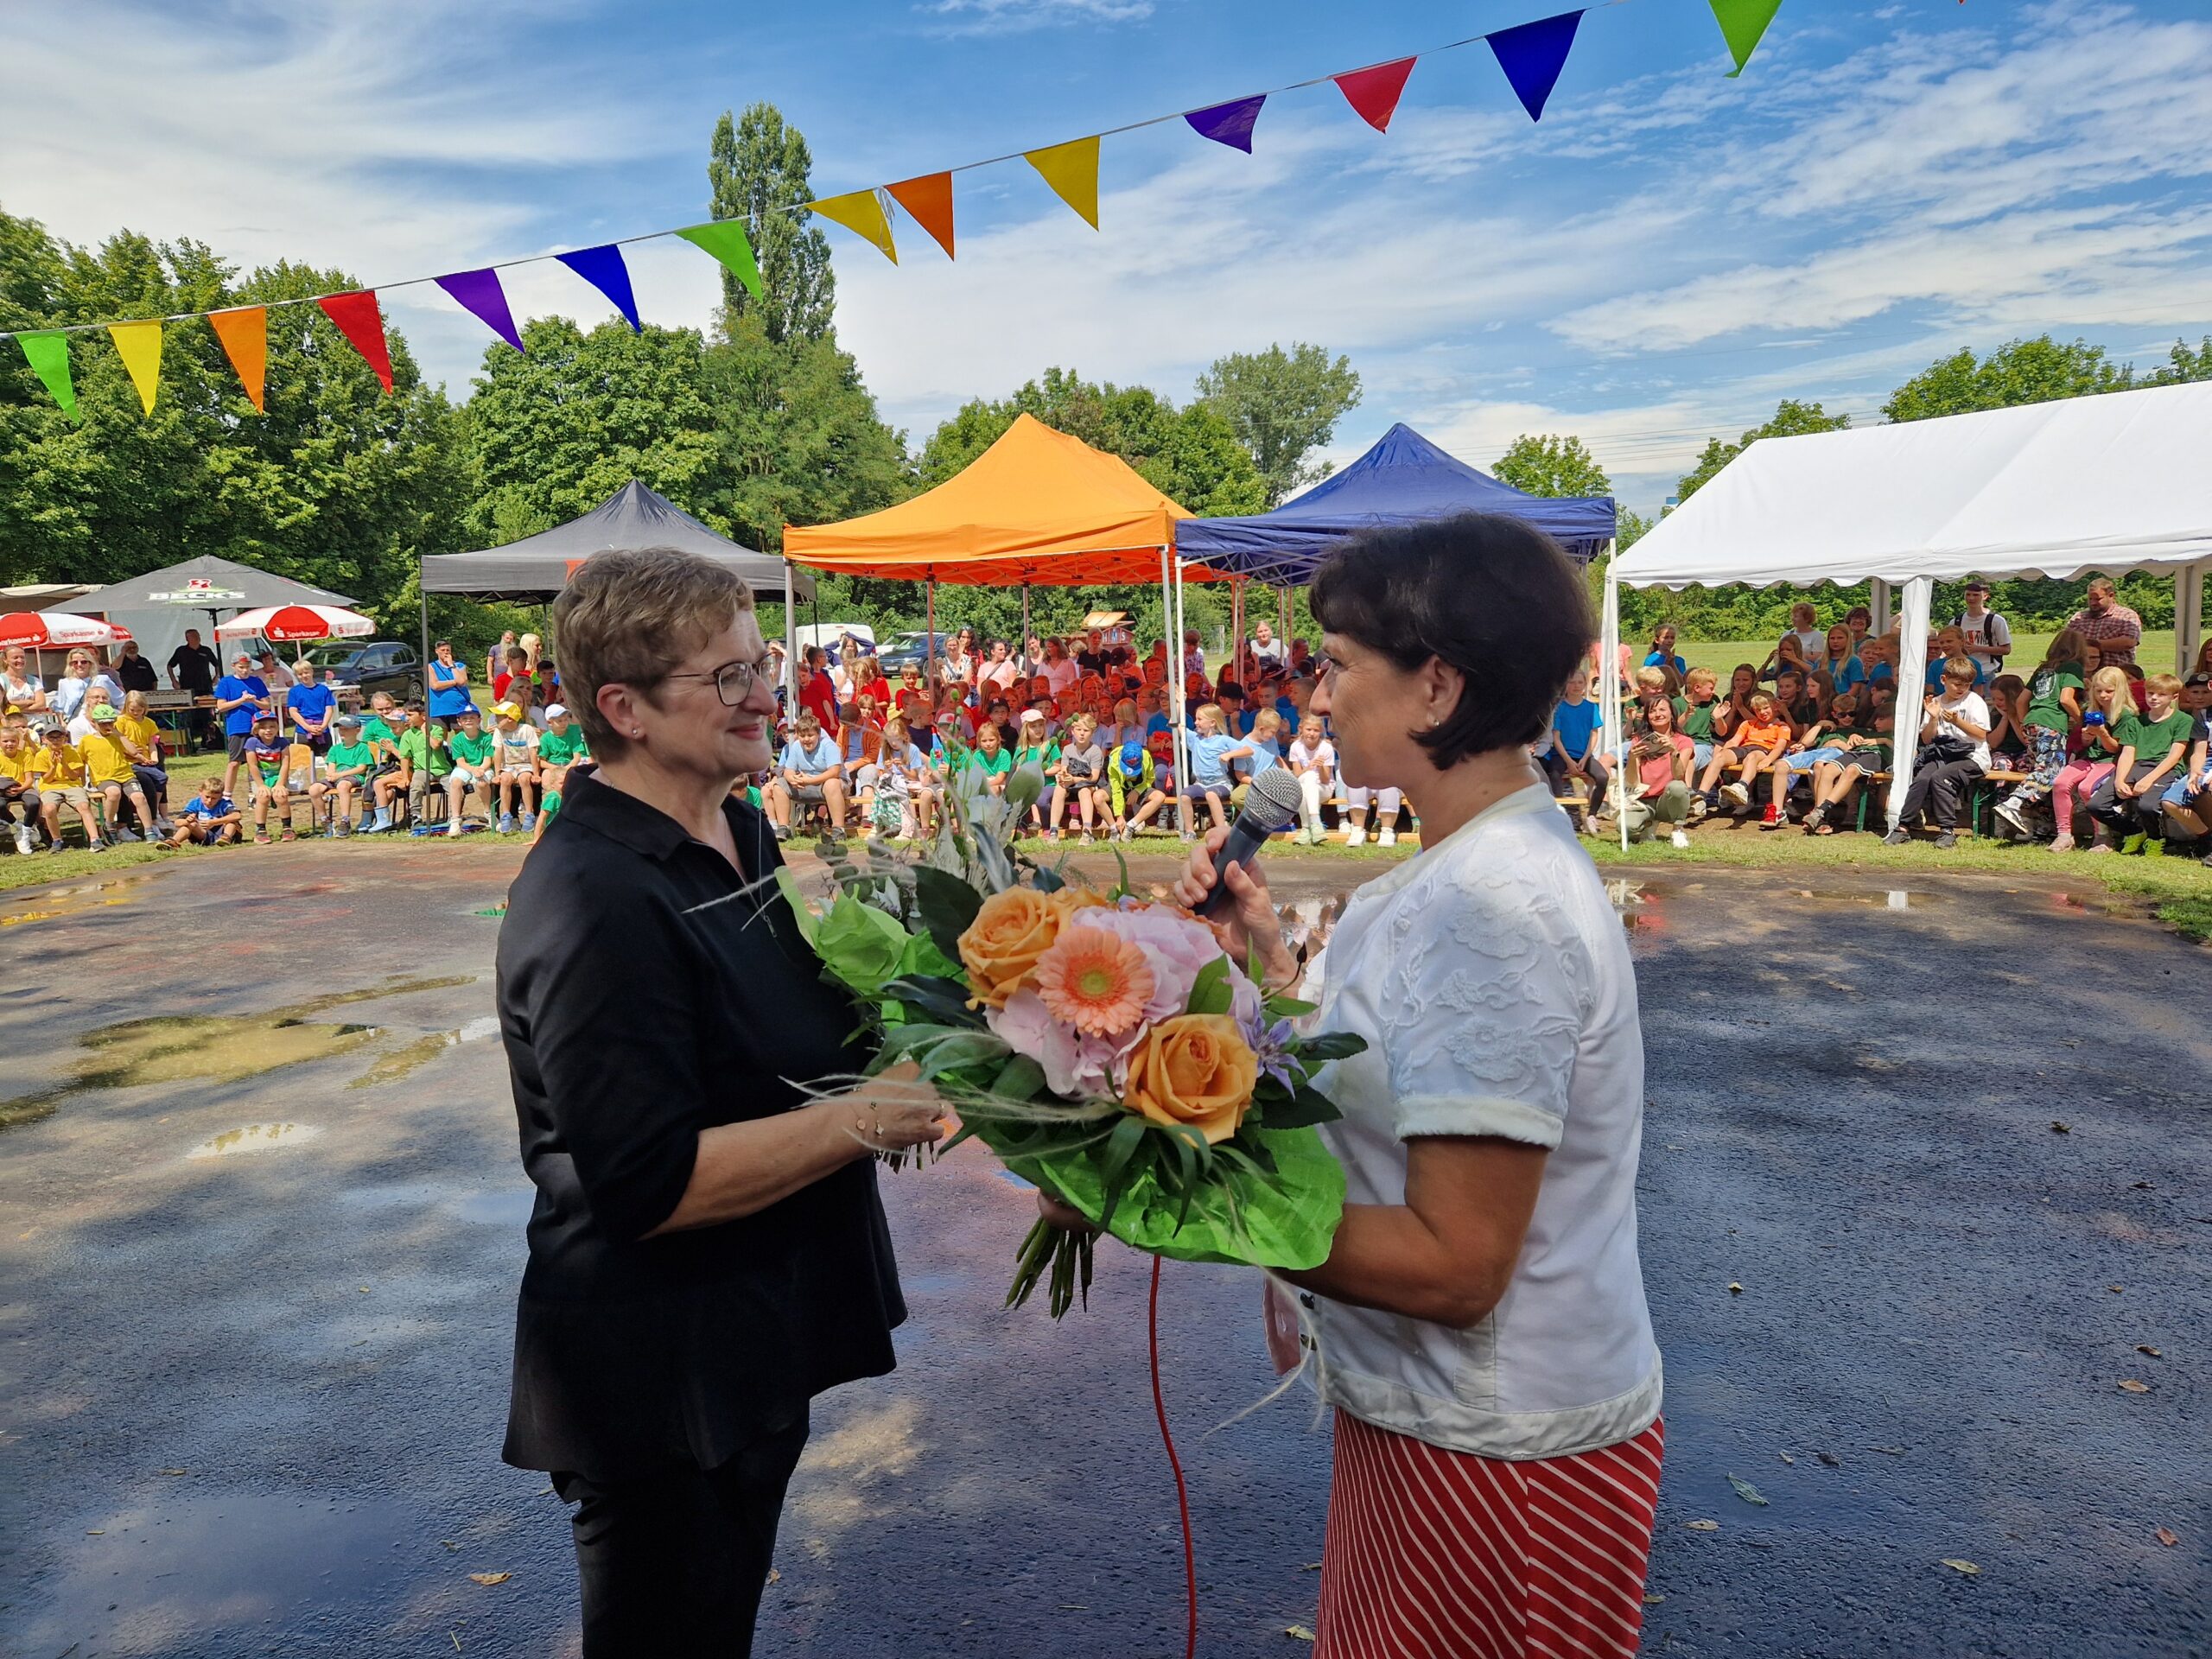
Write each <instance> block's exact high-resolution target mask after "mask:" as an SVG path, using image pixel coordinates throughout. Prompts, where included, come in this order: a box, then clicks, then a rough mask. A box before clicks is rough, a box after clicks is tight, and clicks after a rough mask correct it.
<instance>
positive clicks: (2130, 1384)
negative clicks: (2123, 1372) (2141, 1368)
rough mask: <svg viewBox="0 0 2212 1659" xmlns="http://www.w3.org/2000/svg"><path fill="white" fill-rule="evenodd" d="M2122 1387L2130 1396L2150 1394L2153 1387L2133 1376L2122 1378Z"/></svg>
mask: <svg viewBox="0 0 2212 1659" xmlns="http://www.w3.org/2000/svg"><path fill="white" fill-rule="evenodd" d="M2120 1387H2121V1388H2123V1389H2126V1391H2127V1392H2128V1393H2130V1394H2148V1393H2150V1392H2151V1385H2150V1384H2149V1383H2138V1382H2137V1381H2136V1380H2135V1379H2134V1378H2133V1377H2132V1376H2123V1377H2122V1378H2120Z"/></svg>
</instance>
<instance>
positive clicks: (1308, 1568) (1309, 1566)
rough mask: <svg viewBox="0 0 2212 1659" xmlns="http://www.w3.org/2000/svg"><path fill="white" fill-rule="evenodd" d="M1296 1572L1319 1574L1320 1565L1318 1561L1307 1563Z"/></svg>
mask: <svg viewBox="0 0 2212 1659" xmlns="http://www.w3.org/2000/svg"><path fill="white" fill-rule="evenodd" d="M1298 1570H1299V1571H1300V1572H1301V1573H1319V1571H1320V1570H1321V1563H1320V1562H1319V1561H1308V1562H1306V1565H1305V1566H1303V1567H1300V1568H1299V1569H1298Z"/></svg>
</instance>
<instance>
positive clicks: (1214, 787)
mask: <svg viewBox="0 0 2212 1659" xmlns="http://www.w3.org/2000/svg"><path fill="white" fill-rule="evenodd" d="M1192 720H1194V721H1196V722H1197V725H1196V727H1195V728H1193V729H1192V732H1191V733H1190V734H1189V736H1188V737H1187V738H1186V739H1185V747H1187V749H1188V750H1189V753H1190V763H1191V776H1190V779H1189V780H1188V781H1187V782H1186V783H1185V785H1184V786H1183V799H1184V801H1185V803H1186V804H1187V806H1188V807H1189V808H1192V809H1195V808H1196V807H1197V806H1198V804H1200V803H1201V802H1203V803H1204V804H1205V810H1206V811H1207V812H1208V813H1209V814H1210V815H1211V817H1212V818H1213V826H1214V828H1215V829H1226V828H1227V827H1228V824H1229V815H1228V813H1227V811H1226V810H1225V804H1226V803H1227V801H1228V799H1229V797H1230V790H1231V788H1232V787H1233V785H1232V783H1231V780H1230V776H1229V763H1230V761H1232V760H1243V759H1245V758H1246V757H1247V756H1249V755H1250V754H1251V753H1252V751H1253V746H1252V745H1251V744H1249V743H1247V742H1244V741H1241V740H1240V739H1237V738H1234V737H1231V736H1230V735H1229V734H1227V733H1225V732H1224V731H1223V730H1222V725H1223V718H1222V712H1221V709H1220V706H1219V705H1218V704H1216V703H1211V702H1202V703H1200V704H1199V705H1198V708H1197V709H1195V710H1194V711H1192Z"/></svg>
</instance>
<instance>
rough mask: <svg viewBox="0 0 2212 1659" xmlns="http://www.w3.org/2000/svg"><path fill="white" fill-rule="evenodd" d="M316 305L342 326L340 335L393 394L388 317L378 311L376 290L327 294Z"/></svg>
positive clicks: (339, 328) (339, 330) (339, 327)
mask: <svg viewBox="0 0 2212 1659" xmlns="http://www.w3.org/2000/svg"><path fill="white" fill-rule="evenodd" d="M315 303H316V304H317V305H319V306H321V308H322V314H323V315H325V316H327V317H328V318H329V319H330V320H331V321H333V322H334V323H336V324H337V325H338V332H339V333H340V334H343V335H345V336H346V339H347V340H350V341H351V342H352V343H353V349H354V350H355V351H357V352H359V353H360V354H361V357H362V359H363V360H364V361H365V362H366V363H367V364H368V365H369V366H370V367H371V368H372V369H374V370H375V371H376V372H377V378H378V380H381V381H382V382H383V383H384V389H385V391H387V392H389V391H391V351H390V349H389V348H387V347H386V346H385V343H384V314H383V313H382V312H381V311H379V310H378V309H377V296H376V293H375V291H374V290H373V289H360V290H359V291H358V292H356V293H353V294H326V295H324V296H322V298H321V299H319V300H317V301H316V302H315Z"/></svg>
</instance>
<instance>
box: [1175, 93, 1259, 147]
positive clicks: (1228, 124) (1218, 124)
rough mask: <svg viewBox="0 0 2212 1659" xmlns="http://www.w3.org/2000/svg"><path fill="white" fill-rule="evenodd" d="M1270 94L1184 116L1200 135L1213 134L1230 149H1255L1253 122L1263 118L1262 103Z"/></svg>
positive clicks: (1215, 106) (1214, 139)
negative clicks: (1261, 112)
mask: <svg viewBox="0 0 2212 1659" xmlns="http://www.w3.org/2000/svg"><path fill="white" fill-rule="evenodd" d="M1267 101H1268V95H1267V94H1266V93H1265V92H1262V93H1261V94H1260V95H1259V96H1258V97H1257V98H1240V99H1236V100H1235V101H1234V102H1232V103H1228V104H1217V105H1214V106H1213V107H1212V108H1211V109H1210V110H1192V111H1190V112H1189V113H1188V114H1186V115H1185V116H1184V119H1185V121H1187V122H1189V123H1190V124H1191V130H1192V131H1193V132H1195V133H1197V134H1198V137H1201V138H1211V139H1212V140H1213V141H1214V143H1217V144H1227V145H1228V146H1229V147H1230V149H1241V150H1243V152H1244V153H1245V154H1246V155H1247V156H1249V155H1250V154H1251V153H1252V124H1253V123H1254V122H1255V121H1257V120H1258V119H1259V118H1260V106H1261V105H1262V104H1265V103H1266V102H1267Z"/></svg>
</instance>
